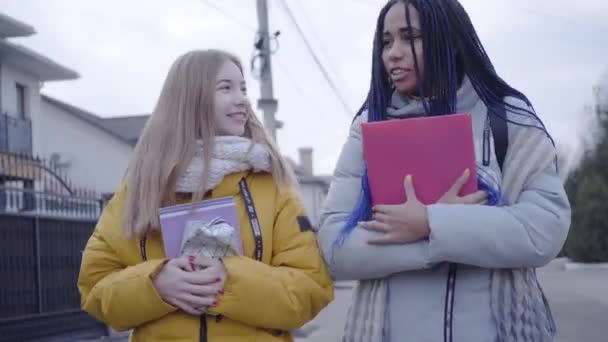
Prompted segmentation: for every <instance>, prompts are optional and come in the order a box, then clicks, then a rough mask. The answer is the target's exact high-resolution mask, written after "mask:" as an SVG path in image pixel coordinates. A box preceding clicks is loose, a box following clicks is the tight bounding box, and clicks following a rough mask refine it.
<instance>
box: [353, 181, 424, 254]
mask: <svg viewBox="0 0 608 342" xmlns="http://www.w3.org/2000/svg"><path fill="white" fill-rule="evenodd" d="M404 187H405V194H406V195H407V201H406V202H405V203H403V204H397V205H378V206H375V207H374V208H373V213H374V214H373V221H367V222H361V223H360V224H361V227H363V228H365V229H367V230H370V231H376V232H380V233H384V235H383V236H382V237H380V238H377V239H373V240H369V241H368V242H367V243H368V244H370V245H393V244H406V243H411V242H416V241H418V240H422V239H426V238H427V237H428V236H429V235H430V233H431V229H430V227H429V222H428V215H427V211H426V206H425V205H424V204H422V203H421V202H420V201H419V200H418V198H417V197H416V191H415V190H414V185H413V184H412V177H411V176H409V175H408V176H407V177H405V182H404Z"/></svg>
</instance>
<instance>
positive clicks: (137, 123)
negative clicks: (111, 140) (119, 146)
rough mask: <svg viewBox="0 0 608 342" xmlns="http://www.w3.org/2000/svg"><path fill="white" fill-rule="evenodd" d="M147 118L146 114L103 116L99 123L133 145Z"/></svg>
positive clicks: (148, 116)
mask: <svg viewBox="0 0 608 342" xmlns="http://www.w3.org/2000/svg"><path fill="white" fill-rule="evenodd" d="M148 118H150V115H148V114H142V115H132V116H120V117H112V118H104V119H102V123H101V124H102V125H104V126H105V127H106V128H107V129H109V130H111V131H112V132H114V133H115V134H117V135H119V136H120V137H122V139H123V140H125V141H127V142H129V143H130V144H131V145H132V146H135V144H137V140H138V139H139V136H140V135H141V131H142V130H143V129H144V126H145V125H146V122H148Z"/></svg>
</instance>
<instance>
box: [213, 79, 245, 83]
mask: <svg viewBox="0 0 608 342" xmlns="http://www.w3.org/2000/svg"><path fill="white" fill-rule="evenodd" d="M222 82H228V83H232V80H229V79H226V78H224V79H221V80H218V81H217V83H216V84H220V83H222ZM244 84H246V82H245V81H241V85H244Z"/></svg>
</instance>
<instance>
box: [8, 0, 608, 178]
mask: <svg viewBox="0 0 608 342" xmlns="http://www.w3.org/2000/svg"><path fill="white" fill-rule="evenodd" d="M269 3H270V21H271V22H270V25H271V29H272V30H280V31H281V35H280V37H279V43H280V44H279V49H278V51H277V52H276V54H274V55H273V74H274V90H275V96H276V97H277V98H278V100H279V111H278V118H279V119H280V120H282V121H284V122H285V127H284V128H283V129H282V130H281V131H279V134H278V140H279V145H280V147H281V149H282V150H283V152H284V153H286V154H287V155H289V156H291V157H293V158H294V159H296V158H297V152H296V151H297V148H298V147H302V146H310V147H313V148H314V151H315V152H314V153H315V158H314V161H315V171H316V172H317V173H330V172H332V170H333V167H334V164H335V162H336V158H337V155H338V153H339V151H340V148H341V146H342V144H343V142H344V139H345V138H346V135H347V133H348V127H349V124H350V121H351V119H352V116H353V114H354V112H347V110H345V109H344V107H343V106H342V105H341V103H340V102H339V101H338V99H337V98H336V96H335V94H334V93H333V92H332V91H331V89H330V88H329V87H328V85H327V83H326V82H325V80H324V79H323V77H322V74H321V72H320V71H319V70H318V68H317V67H316V65H315V64H314V63H313V60H312V58H311V56H310V54H309V53H308V51H307V50H306V49H305V46H304V44H303V42H302V40H301V38H300V37H299V36H298V33H297V31H296V30H295V28H294V26H293V25H292V23H291V22H290V21H289V17H288V16H287V14H286V12H285V8H284V6H283V1H282V0H269ZM383 3H384V1H378V0H356V1H355V0H331V1H330V0H306V1H303V0H287V4H288V5H289V7H290V8H291V9H292V11H293V12H294V13H295V16H296V19H297V20H298V22H299V23H300V25H301V26H302V28H303V29H304V31H305V34H306V36H307V38H308V39H309V41H310V42H311V44H312V45H313V46H314V48H315V50H316V51H317V53H318V55H319V58H320V59H321V60H322V62H323V64H324V65H325V66H326V67H327V68H328V69H329V70H330V73H331V77H332V79H333V80H334V82H335V83H336V84H337V85H338V87H339V88H340V92H341V93H342V94H343V96H344V98H345V99H346V101H347V103H348V106H349V107H350V108H351V109H352V110H354V109H356V108H358V107H359V106H360V105H361V102H362V101H363V97H364V95H365V93H366V92H367V88H368V85H369V75H370V72H369V70H370V60H371V43H372V35H373V30H374V25H375V20H376V16H377V13H378V10H379V9H380V7H381V6H382V4H383ZM462 3H463V5H464V7H465V8H466V9H467V11H468V12H469V15H470V16H471V18H472V20H473V23H474V25H475V26H476V28H477V31H478V33H479V35H480V36H481V40H482V42H483V43H484V44H485V47H486V49H487V51H488V54H489V55H490V58H491V59H492V61H493V62H494V65H495V66H496V68H497V70H498V72H499V74H500V75H501V76H502V77H503V78H504V79H505V80H507V82H509V83H510V84H511V85H512V86H514V87H516V88H518V89H519V90H521V91H523V92H524V93H525V94H526V95H527V96H528V97H529V98H530V99H531V101H532V103H533V104H534V105H535V107H536V110H537V112H538V114H539V115H540V116H541V117H542V118H543V119H544V120H545V122H546V124H547V126H548V127H549V129H550V130H551V132H552V133H553V134H554V135H555V137H556V138H557V139H558V140H559V141H561V142H566V143H571V144H574V145H576V141H577V138H576V137H577V134H584V132H585V130H586V128H585V127H584V124H583V123H584V122H586V121H587V120H586V118H587V117H588V114H585V113H584V106H585V105H590V104H592V103H593V92H592V87H593V86H594V85H598V84H600V83H601V82H603V84H605V91H606V93H607V94H608V89H606V88H608V73H607V72H608V1H606V0H577V1H572V0H569V1H566V0H550V1H549V0H462ZM209 4H211V5H212V6H210V5H209ZM213 6H217V7H219V8H220V9H221V10H222V11H221V12H219V11H218V10H217V9H216V8H214V7H213ZM0 11H2V12H3V13H5V14H7V15H9V16H11V17H14V18H16V19H18V20H21V21H24V22H26V23H28V24H30V25H32V26H34V27H35V28H36V30H37V32H38V34H36V35H35V36H32V37H27V38H20V39H12V41H13V42H16V43H19V44H22V45H25V46H27V47H30V48H32V49H35V50H37V51H38V52H40V53H42V54H44V55H47V56H48V57H50V58H52V59H53V60H55V61H57V62H59V63H60V64H63V65H65V66H67V67H70V68H72V69H74V70H76V71H77V72H79V73H80V75H81V78H80V79H78V80H75V81H65V82H50V83H47V84H45V86H44V88H43V92H44V93H46V94H48V95H51V96H53V97H56V98H58V99H60V100H63V101H66V102H68V103H71V104H73V105H76V106H79V107H81V108H83V109H86V110H89V111H91V112H94V113H96V114H98V115H100V116H103V117H107V116H122V115H133V114H142V113H149V112H150V111H151V110H152V109H153V107H154V105H155V102H156V99H157V96H158V94H159V91H160V87H161V85H162V82H163V81H164V78H165V76H166V73H167V70H168V68H169V66H170V64H171V63H172V62H173V60H174V59H175V58H176V57H177V56H179V55H181V54H183V53H184V52H186V51H188V50H191V49H205V48H222V49H227V50H230V51H232V52H234V53H236V54H237V55H239V56H240V57H241V58H242V59H243V61H244V63H245V65H247V66H248V65H249V61H250V58H251V55H252V52H253V45H252V44H253V39H254V35H255V31H254V30H255V28H256V27H257V15H256V7H255V1H254V0H221V1H219V0H208V1H203V0H172V1H169V0H129V1H125V0H104V1H82V0H0ZM602 75H604V76H602ZM601 79H603V81H601ZM247 81H248V87H249V90H250V91H249V93H250V96H251V98H252V100H253V101H255V100H257V98H258V95H259V90H258V89H259V84H258V82H257V81H256V80H255V79H254V78H253V77H252V75H251V72H250V71H249V70H247ZM259 114H261V113H259Z"/></svg>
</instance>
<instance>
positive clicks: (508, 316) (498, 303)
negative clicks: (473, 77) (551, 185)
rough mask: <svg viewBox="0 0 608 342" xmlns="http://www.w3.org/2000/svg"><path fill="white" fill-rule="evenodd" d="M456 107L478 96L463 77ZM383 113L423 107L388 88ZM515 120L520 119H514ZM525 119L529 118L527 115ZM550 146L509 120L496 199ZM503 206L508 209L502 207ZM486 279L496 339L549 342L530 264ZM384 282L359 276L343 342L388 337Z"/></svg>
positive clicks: (547, 315) (544, 159)
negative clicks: (388, 100)
mask: <svg viewBox="0 0 608 342" xmlns="http://www.w3.org/2000/svg"><path fill="white" fill-rule="evenodd" d="M457 101H458V103H457V112H460V113H462V112H468V113H470V112H471V111H472V109H473V107H475V106H476V105H479V101H481V99H480V98H479V96H478V95H477V93H476V92H475V90H474V89H473V87H472V85H471V83H470V81H469V80H468V79H465V80H464V82H463V85H462V87H461V88H460V90H459V91H458V94H457ZM387 113H388V114H389V116H390V117H404V116H412V115H416V114H420V113H424V108H423V106H422V103H421V102H420V101H417V100H411V99H407V98H404V97H403V96H400V95H398V94H394V95H393V97H392V100H391V105H390V107H389V108H388V111H387ZM519 120H520V121H521V120H522V119H519ZM526 120H529V121H527V122H525V121H523V122H521V123H528V124H533V123H534V121H532V120H533V119H531V118H528V119H526ZM555 155H556V151H555V148H554V146H553V145H552V143H551V141H550V140H549V139H548V138H547V136H546V134H545V133H544V132H542V131H541V130H539V129H535V128H524V127H518V126H513V125H510V126H509V148H508V150H507V155H506V157H505V162H504V169H503V176H502V196H503V198H502V200H503V202H504V203H505V205H506V206H509V205H512V204H514V203H516V202H517V199H518V198H519V196H520V194H521V193H522V191H523V189H524V186H525V185H526V183H527V182H528V180H530V179H533V178H534V177H536V176H537V175H539V174H540V173H542V172H543V170H545V169H547V168H548V167H549V166H551V164H552V163H554V160H555ZM505 210H509V209H508V207H506V208H505ZM491 277H492V279H491V311H492V315H493V318H494V321H495V323H496V327H497V332H498V336H497V340H496V342H552V341H554V337H555V331H556V327H555V323H554V321H553V317H552V315H551V312H550V309H549V306H548V304H547V301H546V299H545V296H544V294H543V292H542V289H541V288H540V285H539V283H538V280H537V278H536V271H535V269H533V268H523V269H495V270H492V276H491ZM387 295H388V282H387V280H386V279H374V280H362V281H360V282H359V283H358V285H357V287H356V288H355V291H354V294H353V303H352V305H351V308H350V309H349V312H348V317H347V323H346V327H345V335H344V339H343V341H344V342H385V341H386V339H388V331H387V330H386V329H390V327H388V324H386V323H387V321H388V320H387V319H386V317H385V314H386V312H387V310H386V307H387V302H386V301H387V298H388V297H387Z"/></svg>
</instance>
